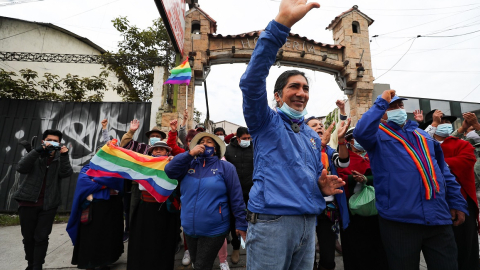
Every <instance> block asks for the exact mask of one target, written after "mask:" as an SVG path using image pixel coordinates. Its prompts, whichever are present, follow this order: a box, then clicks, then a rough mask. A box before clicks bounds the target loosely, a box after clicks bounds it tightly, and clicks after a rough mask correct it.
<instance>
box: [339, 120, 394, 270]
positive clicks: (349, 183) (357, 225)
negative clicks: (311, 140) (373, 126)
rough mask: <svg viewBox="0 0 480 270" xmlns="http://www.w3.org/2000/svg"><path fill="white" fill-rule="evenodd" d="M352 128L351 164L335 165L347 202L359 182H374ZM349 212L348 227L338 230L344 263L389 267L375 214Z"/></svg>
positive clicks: (352, 266)
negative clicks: (365, 214) (338, 166)
mask: <svg viewBox="0 0 480 270" xmlns="http://www.w3.org/2000/svg"><path fill="white" fill-rule="evenodd" d="M354 129H355V128H351V129H349V130H348V131H347V133H346V134H345V141H346V142H347V148H348V153H349V156H350V165H349V166H348V167H347V168H338V177H341V178H342V179H343V181H345V182H346V185H345V195H346V196H347V201H348V200H349V199H350V197H351V196H352V195H353V194H355V193H357V192H360V191H361V189H362V185H363V184H366V185H370V186H372V185H373V181H374V179H373V175H372V170H371V169H370V160H369V159H368V155H367V152H366V151H365V149H363V147H362V146H361V145H360V144H359V143H358V142H357V141H356V140H355V138H354V137H353V131H354ZM349 213H350V223H349V226H348V228H346V229H345V230H342V231H341V232H340V236H341V239H342V251H343V254H342V255H343V265H344V268H345V270H350V269H379V270H380V269H381V270H385V269H388V263H387V257H386V255H385V250H384V248H383V244H382V240H381V238H380V229H379V225H378V215H375V216H368V217H364V216H359V215H352V214H351V212H350V211H349Z"/></svg>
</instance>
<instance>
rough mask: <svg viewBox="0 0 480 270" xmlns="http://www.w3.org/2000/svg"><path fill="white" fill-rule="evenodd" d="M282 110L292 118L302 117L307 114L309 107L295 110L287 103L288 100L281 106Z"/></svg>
mask: <svg viewBox="0 0 480 270" xmlns="http://www.w3.org/2000/svg"><path fill="white" fill-rule="evenodd" d="M279 109H280V111H282V112H283V113H284V114H286V115H287V116H288V117H290V118H291V119H301V118H302V117H304V116H305V115H307V113H308V112H307V109H303V111H301V112H299V111H297V110H294V109H292V108H290V106H288V105H287V103H286V102H284V103H283V105H282V107H281V108H279Z"/></svg>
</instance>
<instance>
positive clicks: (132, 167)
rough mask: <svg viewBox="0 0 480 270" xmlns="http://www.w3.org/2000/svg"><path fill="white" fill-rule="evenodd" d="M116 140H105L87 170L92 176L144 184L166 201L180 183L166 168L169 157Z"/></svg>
mask: <svg viewBox="0 0 480 270" xmlns="http://www.w3.org/2000/svg"><path fill="white" fill-rule="evenodd" d="M116 144H117V140H116V139H114V140H112V141H111V142H109V143H107V144H105V145H104V146H103V147H102V148H101V149H100V150H99V151H98V152H97V154H95V156H94V157H93V158H92V159H91V161H90V169H89V170H88V171H87V172H86V174H87V175H88V176H91V177H115V178H123V179H129V180H132V181H135V182H137V183H139V184H140V185H142V186H143V187H144V188H145V189H146V190H147V191H148V193H150V194H151V195H152V196H153V197H154V198H155V200H157V202H160V203H161V202H165V201H166V200H167V198H168V196H170V194H172V192H173V190H174V189H175V188H176V187H177V184H178V182H177V180H174V179H170V178H168V176H167V175H166V174H165V172H164V168H165V165H167V163H168V160H167V157H152V156H147V155H142V154H138V153H135V152H133V151H130V150H127V149H123V148H121V147H119V146H117V145H116Z"/></svg>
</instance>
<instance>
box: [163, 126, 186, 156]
mask: <svg viewBox="0 0 480 270" xmlns="http://www.w3.org/2000/svg"><path fill="white" fill-rule="evenodd" d="M167 145H168V146H169V147H170V148H172V156H176V155H178V154H181V153H183V152H185V149H183V148H181V147H180V146H178V144H177V132H176V131H175V132H173V131H171V130H170V132H168V139H167Z"/></svg>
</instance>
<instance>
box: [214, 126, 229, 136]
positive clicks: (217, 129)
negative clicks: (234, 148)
mask: <svg viewBox="0 0 480 270" xmlns="http://www.w3.org/2000/svg"><path fill="white" fill-rule="evenodd" d="M219 131H221V132H223V135H226V133H225V129H223V128H221V127H218V128H216V129H215V130H214V131H213V134H217V132H219Z"/></svg>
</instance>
